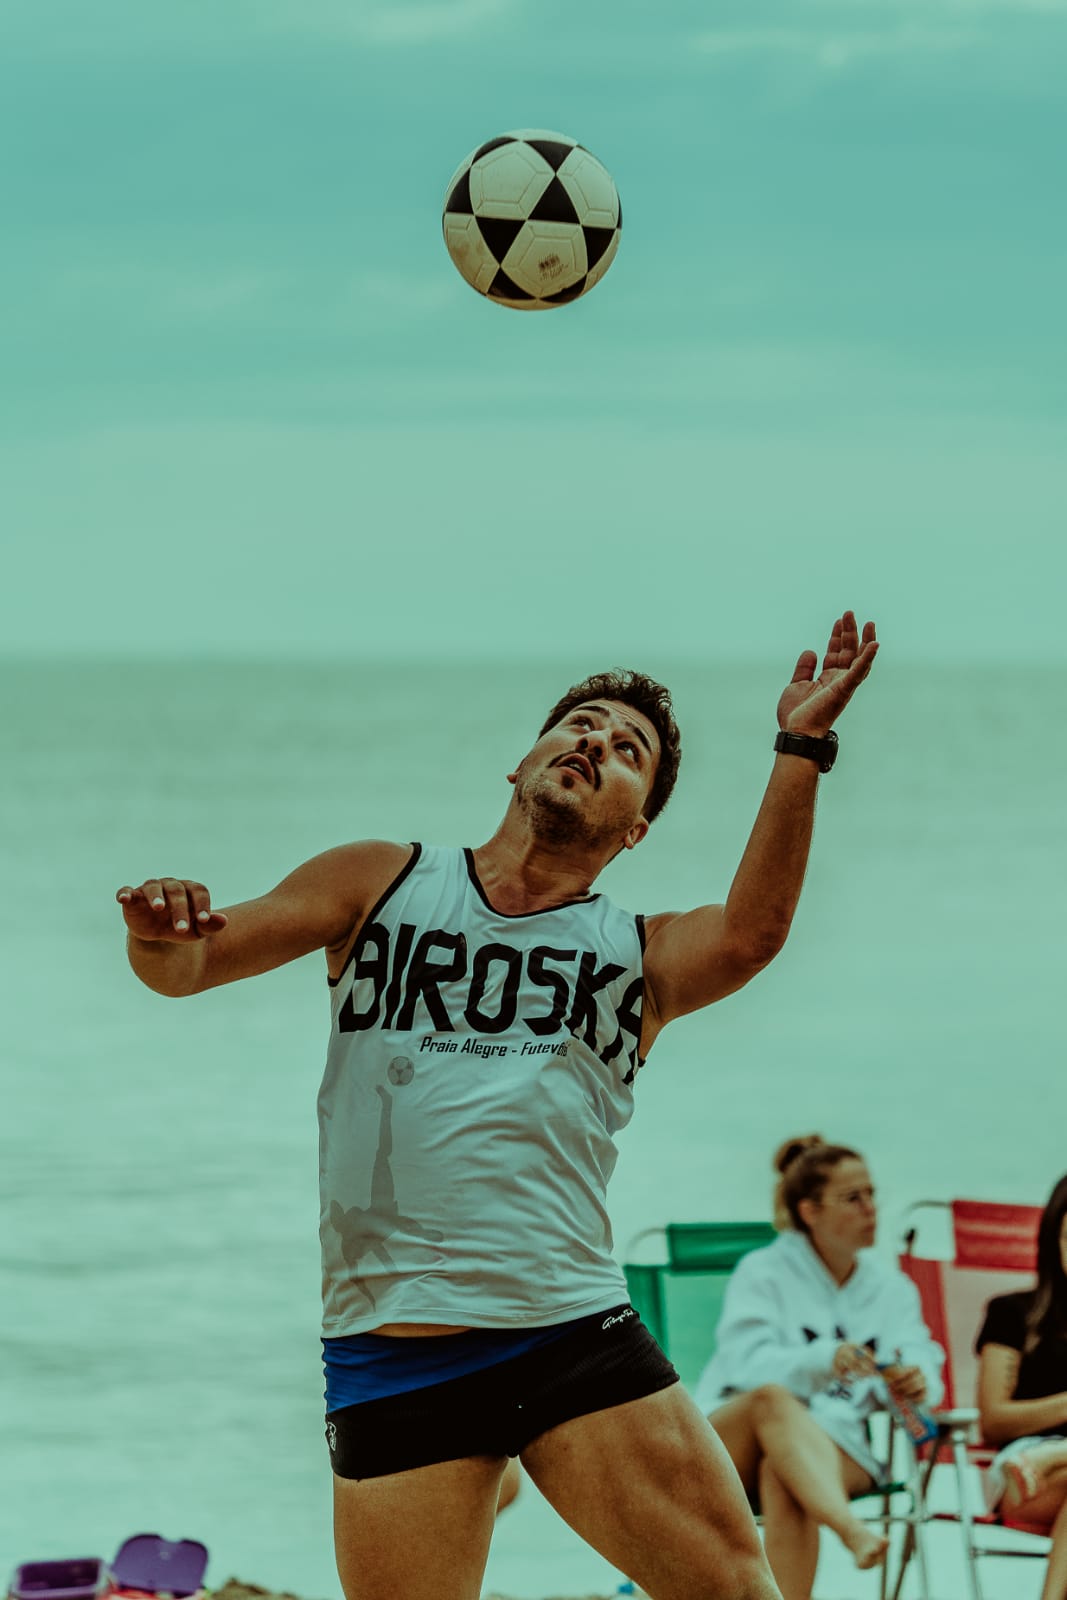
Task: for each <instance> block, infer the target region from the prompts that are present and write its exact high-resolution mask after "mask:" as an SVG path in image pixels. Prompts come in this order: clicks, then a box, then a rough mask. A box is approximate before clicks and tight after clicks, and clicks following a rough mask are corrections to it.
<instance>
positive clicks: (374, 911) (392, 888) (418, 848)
mask: <svg viewBox="0 0 1067 1600" xmlns="http://www.w3.org/2000/svg"><path fill="white" fill-rule="evenodd" d="M421 855H422V845H421V844H412V846H411V855H410V856H409V857H408V859H407V861H405V863H404V865H403V866H402V867H401V869H400V871H399V872H398V873H397V875H396V877H395V878H394V879H393V881H392V883H390V884H389V885H388V887H387V888H386V889H385V890H384V891H383V892H382V893H381V894H380V895H379V896H378V898H377V900H376V901H375V902H374V904H373V906H371V908H370V910H369V911H368V912H367V915H366V916H365V917H364V918H363V921H362V922H361V923H360V932H362V931H363V929H364V928H366V927H369V926H370V924H371V923H372V922H373V921H374V919H375V917H376V916H377V915H378V913H379V911H380V910H381V909H382V907H383V906H384V905H385V903H386V901H387V900H388V899H389V898H390V897H391V896H392V895H394V894H395V893H396V891H397V890H398V889H399V888H400V885H401V884H402V883H403V881H404V879H405V878H406V877H407V875H408V873H409V872H410V871H411V869H412V868H413V867H414V865H415V863H416V861H417V860H418V859H419V857H420V856H421ZM358 944H359V936H358V934H357V936H356V938H355V939H353V941H352V948H351V950H350V951H349V952H348V954H347V956H346V957H345V964H344V966H343V967H342V968H341V970H340V972H339V973H338V974H337V976H336V978H331V977H330V976H329V974H327V977H326V982H327V984H328V985H329V987H330V988H331V989H336V988H337V985H338V984H339V983H340V981H341V979H342V978H343V977H344V975H345V973H346V972H347V971H348V967H349V963H350V962H351V960H352V957H353V956H354V955H355V953H356V946H357V945H358Z"/></svg>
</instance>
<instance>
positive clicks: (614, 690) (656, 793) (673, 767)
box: [537, 669, 682, 822]
mask: <svg viewBox="0 0 1067 1600" xmlns="http://www.w3.org/2000/svg"><path fill="white" fill-rule="evenodd" d="M590 700H616V701H618V702H619V703H620V704H621V705H624V706H631V707H632V708H633V710H634V711H640V712H641V714H642V716H645V717H647V718H648V720H649V722H651V724H652V726H653V727H654V728H655V730H656V732H657V734H658V735H659V744H660V755H659V764H658V766H657V767H656V776H655V779H654V781H653V784H652V788H651V791H650V792H649V796H648V803H647V805H646V806H645V816H646V818H647V819H648V821H649V822H654V821H655V820H656V818H657V817H658V816H659V814H660V812H661V811H662V810H663V808H664V806H665V805H666V804H667V801H668V800H669V799H670V797H671V791H672V790H673V788H674V783H675V779H676V778H677V776H678V764H679V762H680V761H681V759H682V740H681V735H680V734H679V732H678V724H677V723H676V722H675V720H674V707H673V706H672V704H671V695H670V690H669V689H665V688H664V687H663V685H662V683H657V682H656V680H655V678H650V677H648V676H647V675H646V674H645V673H643V672H632V671H630V670H628V669H627V670H622V669H617V670H616V671H614V672H594V673H593V675H592V676H591V677H589V678H583V679H582V681H581V683H576V684H575V685H574V686H573V688H571V689H568V690H567V693H566V694H565V695H564V696H563V697H562V699H560V700H557V701H556V704H555V705H554V706H553V707H552V710H551V711H550V712H549V713H548V716H547V717H546V718H545V721H544V723H543V725H542V727H541V732H540V733H539V734H538V736H537V737H538V738H540V737H541V734H545V733H547V732H548V730H549V728H554V727H555V726H556V723H557V722H562V720H563V718H564V717H565V716H566V715H567V713H568V712H569V711H573V709H574V707H575V706H580V705H585V704H586V703H587V702H588V701H590Z"/></svg>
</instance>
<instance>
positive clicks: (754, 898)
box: [645, 611, 878, 1046]
mask: <svg viewBox="0 0 1067 1600" xmlns="http://www.w3.org/2000/svg"><path fill="white" fill-rule="evenodd" d="M877 650H878V643H877V640H876V638H875V630H874V623H873V622H868V623H865V624H864V628H863V636H862V639H861V637H860V635H859V632H858V629H857V626H856V618H855V616H854V615H853V613H852V612H851V611H846V612H845V614H844V616H843V617H841V618H839V619H838V621H837V622H836V623H835V624H834V628H833V631H832V633H831V635H830V642H829V645H828V647H827V651H826V655H825V657H824V659H823V666H822V671H821V673H820V674H819V676H818V677H817V678H816V677H815V668H816V665H817V664H818V658H817V657H816V655H815V652H814V651H813V650H805V651H804V653H803V654H802V655H801V656H800V658H799V660H798V662H797V666H796V671H795V672H794V674H793V677H792V680H791V682H790V683H789V684H788V685H787V687H786V689H785V690H784V692H783V694H782V697H781V699H780V700H779V702H778V724H779V727H780V728H781V730H782V731H783V732H784V733H788V734H794V735H801V736H802V738H804V739H809V740H820V741H822V740H825V738H826V736H827V735H828V734H829V733H830V730H831V729H832V727H833V724H834V722H835V721H836V720H837V718H838V717H839V716H840V715H841V713H842V711H843V710H844V709H845V707H846V706H847V705H848V702H849V700H850V699H851V698H852V696H853V694H854V693H855V691H856V689H857V688H858V687H859V685H860V684H861V683H862V682H863V680H864V678H865V677H866V676H867V674H868V672H869V671H870V669H871V665H872V663H873V661H874V657H875V655H876V653H877ZM816 753H817V752H816ZM819 771H820V766H819V763H818V761H817V760H814V759H811V758H810V757H809V756H807V755H797V754H790V753H788V752H781V753H779V754H777V755H776V756H775V760H774V766H773V768H772V771H771V777H770V781H769V783H768V785H767V790H766V793H765V794H764V797H763V803H762V805H761V806H760V809H759V814H758V815H757V817H756V822H755V826H754V827H753V829H752V833H751V835H750V837H749V841H748V844H747V845H746V847H745V852H744V855H743V856H742V857H741V863H740V865H739V867H738V869H737V872H736V874H735V876H734V880H733V883H732V884H731V885H730V892H729V894H728V895H727V897H726V904H725V905H709V906H700V907H698V908H697V909H696V910H695V911H687V912H681V913H667V914H665V915H663V916H658V917H650V918H649V919H648V923H647V929H646V932H647V943H646V952H645V982H646V1008H647V1012H648V1016H647V1019H646V1020H647V1022H648V1024H650V1026H651V1030H652V1035H653V1036H654V1033H655V1032H658V1030H659V1029H660V1028H662V1027H663V1026H664V1024H665V1023H667V1022H669V1021H670V1020H671V1019H672V1017H680V1016H683V1015H684V1014H685V1013H686V1012H688V1011H696V1010H698V1009H699V1008H700V1007H701V1006H706V1005H710V1004H711V1003H712V1001H714V1000H720V999H721V998H722V997H723V996H724V995H727V994H732V993H733V991H734V990H735V989H740V988H741V987H742V986H743V985H744V984H746V983H747V982H748V980H749V979H750V978H752V977H753V976H754V975H755V974H756V973H757V972H758V971H759V970H760V968H761V967H765V966H766V965H767V963H768V961H770V960H771V959H772V958H773V957H774V956H775V955H777V953H778V951H779V950H780V949H781V948H782V946H783V944H784V943H785V940H786V936H787V934H788V933H789V928H790V924H791V923H792V920H793V914H794V912H795V911H796V907H797V901H798V900H799V898H800V889H801V885H802V884H803V882H804V872H805V869H806V867H807V862H808V853H809V850H810V848H811V834H812V826H813V823H814V820H815V792H816V789H817V787H818V781H819ZM647 1031H648V1030H647V1029H646V1033H647ZM650 1043H651V1038H646V1040H645V1044H646V1046H647V1044H650Z"/></svg>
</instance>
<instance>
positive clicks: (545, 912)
mask: <svg viewBox="0 0 1067 1600" xmlns="http://www.w3.org/2000/svg"><path fill="white" fill-rule="evenodd" d="M463 855H464V858H465V860H466V863H467V876H468V877H469V878H470V880H471V882H472V883H473V885H474V887H475V888H476V889H477V891H478V898H479V900H480V901H481V902H482V905H483V906H484V907H485V909H486V910H487V911H491V912H492V913H493V915H494V917H505V918H506V919H507V920H508V921H509V922H519V921H521V919H522V918H523V917H545V916H550V915H551V914H552V912H553V911H566V910H567V908H568V907H569V906H591V905H592V903H593V901H594V900H599V899H600V896H599V895H598V894H582V895H579V896H578V898H577V900H561V901H560V903H559V905H558V906H543V907H542V908H541V910H540V911H498V910H497V908H496V906H495V905H493V904H492V902H491V900H490V899H489V896H488V895H487V894H486V892H485V890H484V889H483V888H482V884H481V879H480V878H479V877H478V872H477V868H476V867H475V865H474V851H473V850H471V849H469V848H468V847H467V846H466V845H464V847H463Z"/></svg>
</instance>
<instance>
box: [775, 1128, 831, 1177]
mask: <svg viewBox="0 0 1067 1600" xmlns="http://www.w3.org/2000/svg"><path fill="white" fill-rule="evenodd" d="M825 1143H826V1140H825V1139H824V1138H823V1136H822V1134H821V1133H800V1134H797V1135H796V1137H795V1138H793V1139H787V1140H786V1141H785V1143H784V1144H781V1145H779V1146H778V1149H777V1150H776V1151H775V1152H774V1160H773V1162H772V1165H773V1167H774V1170H775V1172H785V1171H786V1170H787V1169H788V1168H789V1167H791V1166H792V1165H793V1162H794V1161H796V1160H797V1158H798V1157H799V1156H802V1155H803V1154H804V1153H805V1151H807V1150H814V1149H815V1148H816V1147H817V1146H818V1145H821V1144H825Z"/></svg>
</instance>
